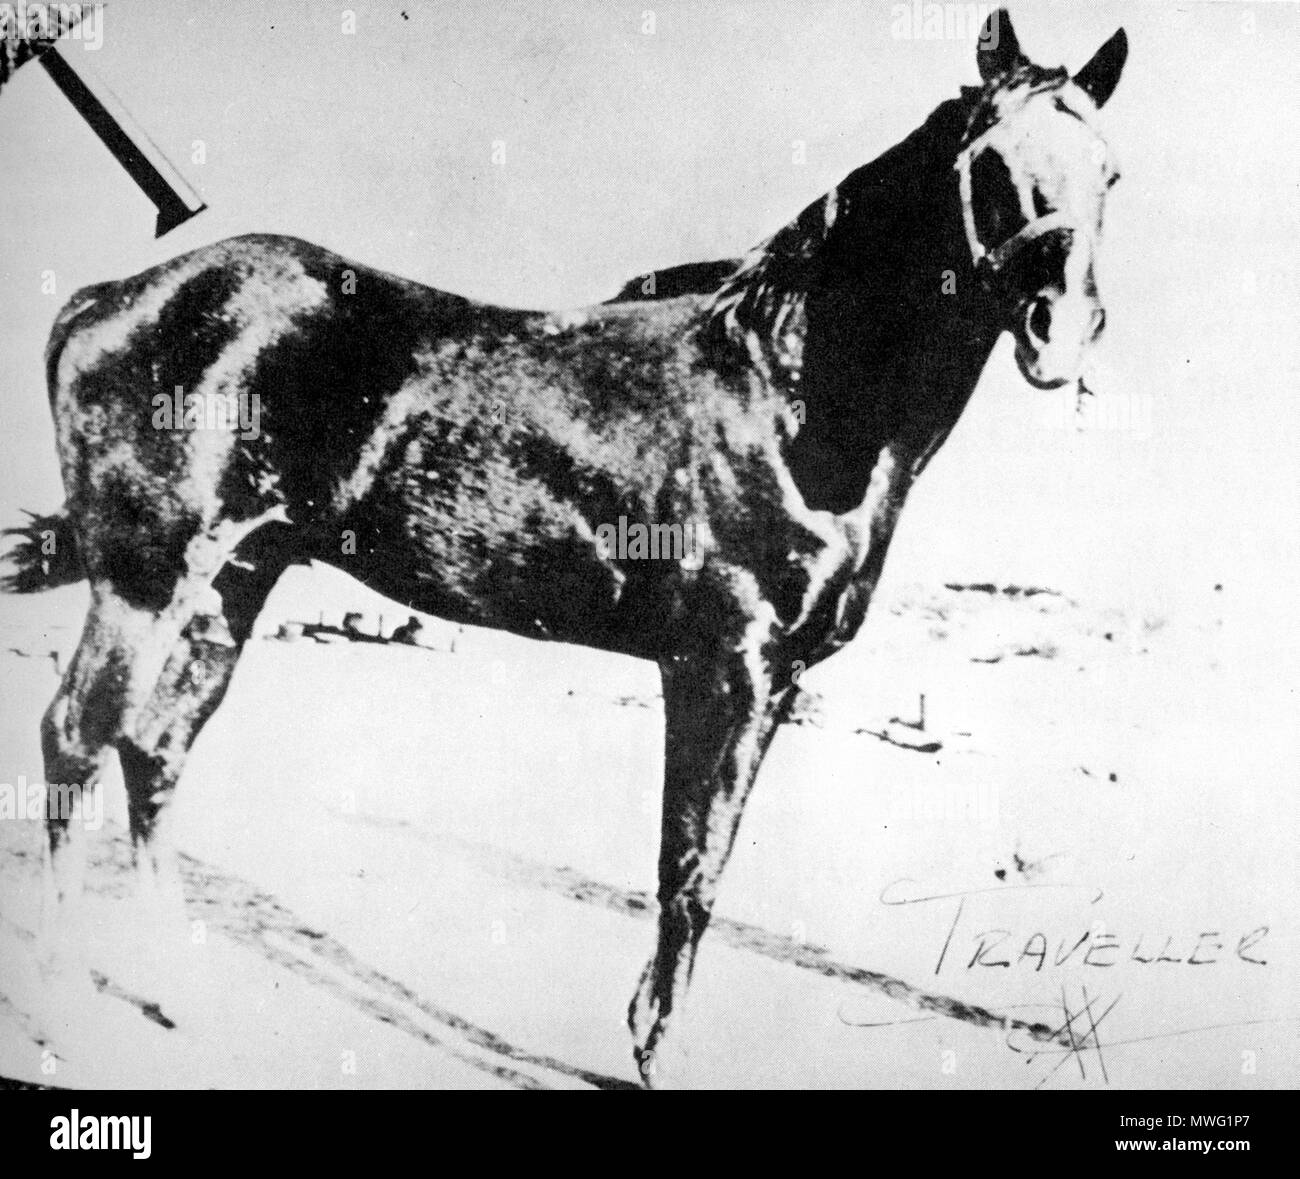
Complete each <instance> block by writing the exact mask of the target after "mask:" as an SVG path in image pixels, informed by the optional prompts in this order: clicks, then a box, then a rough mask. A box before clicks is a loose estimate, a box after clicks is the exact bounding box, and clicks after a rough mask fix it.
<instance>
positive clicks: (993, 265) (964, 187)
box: [953, 128, 1086, 283]
mask: <svg viewBox="0 0 1300 1179" xmlns="http://www.w3.org/2000/svg"><path fill="white" fill-rule="evenodd" d="M992 130H993V128H989V130H988V131H985V132H984V134H982V135H980V136H977V137H976V138H975V139H972V140H971V142H970V143H968V144H967V145H966V146H965V147H964V148H962V150H961V151H960V152H959V153H958V154H957V162H956V163H955V164H954V165H953V167H954V168H955V169H956V171H957V177H958V186H959V189H960V192H961V219H962V224H963V226H964V227H965V229H966V243H967V244H968V245H969V246H970V254H971V261H972V262H973V263H974V265H975V270H976V271H977V272H978V273H979V274H980V276H981V278H983V279H984V281H985V282H986V283H987V282H990V281H991V280H992V279H993V278H996V277H997V275H998V273H999V272H1000V271H1001V270H1002V269H1003V267H1005V266H1006V265H1007V263H1008V262H1010V261H1011V259H1012V258H1014V257H1015V256H1016V255H1017V254H1019V253H1020V251H1021V250H1023V249H1024V248H1025V247H1026V246H1028V245H1030V244H1031V243H1032V242H1036V241H1037V240H1038V239H1039V238H1040V237H1043V236H1045V235H1046V234H1049V233H1055V232H1056V231H1057V230H1061V229H1068V230H1070V231H1071V232H1072V233H1080V232H1086V231H1084V230H1082V229H1081V227H1080V225H1079V224H1078V222H1076V221H1075V220H1074V219H1073V218H1071V217H1070V216H1069V214H1067V213H1063V212H1061V211H1060V210H1057V211H1056V212H1054V213H1047V214H1045V215H1044V216H1042V217H1036V216H1034V210H1033V205H1032V203H1031V198H1029V197H1028V196H1027V194H1026V193H1025V192H1024V190H1023V189H1021V190H1020V194H1019V195H1020V212H1021V214H1022V215H1023V216H1024V218H1025V224H1024V225H1023V226H1022V227H1021V228H1020V229H1018V230H1017V231H1016V232H1015V233H1013V234H1012V235H1011V236H1010V237H1009V238H1007V240H1006V241H1004V242H1003V243H1002V244H1001V245H999V246H995V247H994V248H993V249H991V250H990V249H988V248H986V247H985V245H984V243H983V242H982V241H980V238H979V233H978V232H977V231H976V229H975V209H974V205H973V204H972V196H971V179H970V169H971V162H972V161H973V160H974V158H975V157H976V156H977V155H978V154H979V153H980V152H981V151H983V150H984V149H985V147H987V146H988V145H987V144H986V143H985V140H987V139H988V138H989V135H990V134H991V132H992Z"/></svg>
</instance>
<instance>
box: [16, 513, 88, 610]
mask: <svg viewBox="0 0 1300 1179" xmlns="http://www.w3.org/2000/svg"><path fill="white" fill-rule="evenodd" d="M24 514H25V515H26V516H27V518H28V519H27V523H26V524H20V525H18V526H17V527H14V528H6V529H4V530H3V531H2V532H0V536H16V537H18V538H19V539H18V540H17V542H16V543H15V544H14V546H13V547H12V548H11V549H10V550H9V551H8V552H7V553H5V554H4V558H3V559H4V561H5V562H7V563H8V564H9V566H10V567H11V569H10V571H9V572H7V573H5V574H4V575H3V576H0V591H3V592H5V593H7V594H35V593H40V592H41V591H42V590H47V589H54V588H55V587H56V586H60V585H72V584H74V583H75V582H78V581H81V580H82V579H83V578H84V577H85V576H86V571H85V569H84V568H83V567H82V564H81V556H80V554H79V553H78V551H77V538H76V535H75V534H74V532H73V530H72V521H71V520H69V519H68V515H67V509H66V508H61V509H60V510H59V511H57V512H55V513H54V514H53V515H52V516H38V515H36V513H35V512H25V513H24Z"/></svg>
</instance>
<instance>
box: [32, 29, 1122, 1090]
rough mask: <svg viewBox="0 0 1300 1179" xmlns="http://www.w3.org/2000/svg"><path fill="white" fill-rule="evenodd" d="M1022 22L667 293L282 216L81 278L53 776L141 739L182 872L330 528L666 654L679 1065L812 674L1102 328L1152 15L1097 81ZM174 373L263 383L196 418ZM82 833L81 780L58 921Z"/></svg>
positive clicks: (56, 870)
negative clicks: (1127, 75)
mask: <svg viewBox="0 0 1300 1179" xmlns="http://www.w3.org/2000/svg"><path fill="white" fill-rule="evenodd" d="M991 21H992V22H996V25H995V26H994V31H995V32H996V36H987V35H986V37H985V38H984V39H983V40H982V41H981V48H980V49H979V51H978V52H977V59H978V65H979V70H980V74H981V77H982V79H983V84H982V86H980V87H972V88H969V89H966V90H964V91H963V93H962V95H961V96H960V97H959V98H956V99H952V100H950V101H947V102H944V103H943V104H942V105H941V106H939V107H938V109H936V110H935V111H934V112H933V114H932V115H931V116H930V117H929V118H928V119H927V120H926V122H925V124H924V125H923V126H922V127H920V128H919V129H918V130H917V131H915V132H914V133H913V134H912V135H910V136H909V137H908V138H907V139H906V140H904V141H903V142H902V143H900V144H898V145H897V146H896V147H894V148H892V149H891V150H889V151H887V152H886V153H885V154H884V155H883V156H881V157H880V158H879V159H877V160H875V161H874V162H873V163H870V164H867V165H866V166H864V167H862V168H860V169H858V170H857V171H856V172H854V173H852V174H851V175H850V176H848V177H847V178H846V179H845V180H844V182H843V183H842V184H840V185H839V187H837V188H836V189H834V190H833V191H831V192H830V193H828V194H827V195H826V196H825V197H823V198H822V199H820V200H818V201H817V202H816V203H814V204H813V205H811V206H809V207H808V208H807V209H805V210H804V212H803V213H801V214H800V215H799V216H798V217H797V218H796V219H795V220H794V221H793V222H791V223H790V224H789V225H788V226H786V228H784V229H782V230H781V231H780V232H778V233H777V234H776V235H775V236H773V237H772V238H771V239H769V240H768V241H767V242H765V243H764V244H762V245H761V246H760V247H758V248H757V249H756V250H754V251H753V252H752V253H751V254H750V255H749V256H747V257H746V258H744V259H741V260H740V261H739V263H738V264H733V263H703V264H699V265H695V266H690V267H684V268H678V269H676V270H674V271H671V272H664V273H663V274H662V275H660V276H659V278H660V281H658V282H656V284H655V286H654V290H653V295H651V292H650V291H649V289H648V288H644V287H643V288H639V287H638V285H637V284H636V283H633V284H630V285H629V288H628V289H626V290H625V291H624V292H623V294H622V295H621V296H620V297H617V298H615V299H614V300H611V301H610V302H608V303H603V304H599V305H596V306H594V307H591V308H588V309H585V310H583V311H580V312H566V313H550V312H538V311H523V310H511V309H505V308H501V307H494V306H486V305H483V304H480V303H475V302H471V301H470V300H468V299H464V298H460V297H458V296H456V295H453V294H447V293H445V292H442V291H438V290H433V289H430V288H428V287H424V286H421V285H418V284H416V283H414V282H409V281H406V280H404V279H401V278H395V277H393V276H391V275H388V274H383V273H380V272H378V271H375V270H372V269H369V268H367V267H365V266H362V265H359V264H356V263H353V262H349V261H347V260H345V259H343V258H340V257H338V256H336V255H334V254H332V253H329V252H328V251H326V250H323V249H321V248H319V247H317V246H314V245H310V244H308V243H306V242H303V241H299V240H296V239H293V238H287V237H275V236H267V235H255V236H248V237H240V238H234V239H231V240H227V241H223V242H219V243H217V244H216V245H212V246H209V247H207V248H205V249H201V250H198V251H196V252H194V253H191V254H188V255H186V256H184V257H181V258H177V259H175V260H173V261H171V262H169V263H166V264H164V265H161V266H158V267H156V268H154V269H152V270H149V271H147V272H145V273H144V274H141V275H138V276H137V277H135V278H130V279H126V280H123V281H121V282H109V283H104V284H101V285H99V286H93V287H88V288H86V289H85V290H82V291H80V292H78V293H77V294H76V295H75V296H74V297H73V299H72V300H71V302H70V303H69V304H68V306H67V307H66V308H64V310H63V311H62V313H61V314H60V315H59V317H58V320H57V322H56V324H55V326H54V330H53V333H52V335H51V337H50V342H49V347H48V352H47V362H48V378H49V393H50V398H51V404H52V408H53V414H54V420H55V424H56V432H57V439H58V449H59V456H60V460H61V464H62V472H63V480H64V485H65V489H66V494H67V502H66V506H65V509H64V512H63V513H62V514H61V515H59V516H57V517H47V518H44V519H43V520H39V521H37V522H36V524H34V525H33V526H31V528H29V529H27V530H25V531H27V532H28V533H29V534H30V536H32V537H33V538H34V537H35V535H36V534H37V533H38V532H40V531H42V530H43V529H42V526H43V525H48V527H49V528H50V529H52V530H54V531H55V532H56V533H57V536H58V544H57V546H56V552H55V555H54V556H53V557H50V556H49V555H46V556H40V555H38V554H37V552H36V550H35V549H34V547H33V546H34V544H35V541H34V539H31V540H29V543H28V544H27V545H26V546H20V548H19V550H18V552H17V558H18V563H19V565H20V572H19V574H18V575H17V578H16V581H17V582H18V583H19V587H20V588H35V587H36V586H37V585H38V584H42V583H50V582H54V581H58V580H69V579H73V578H78V577H87V578H89V581H90V589H91V606H90V611H89V615H88V617H87V619H86V623H85V630H84V633H83V635H82V638H81V642H80V646H79V647H78V649H77V652H76V655H75V657H74V659H73V660H72V662H71V665H70V666H69V668H68V670H67V673H66V675H65V676H64V678H63V682H62V686H61V687H60V689H59V691H58V694H57V696H56V697H55V699H54V702H53V703H52V705H51V706H50V708H49V710H48V712H47V713H46V716H45V718H44V722H43V725H42V730H41V733H42V740H43V750H44V757H45V776H46V781H47V782H48V783H51V784H62V785H64V786H66V785H67V784H72V785H73V787H74V788H75V789H77V790H80V791H87V790H91V789H93V786H94V782H95V780H96V777H97V775H98V774H99V772H100V769H101V766H102V764H103V762H104V760H105V758H106V757H107V756H108V754H109V752H110V751H116V753H117V756H118V758H119V760H120V763H121V767H122V771H123V776H124V779H125V783H126V788H127V793H128V802H129V814H130V829H131V835H132V838H133V841H134V846H135V848H136V855H137V863H138V866H139V870H140V874H141V881H142V886H144V887H147V888H149V889H151V890H154V892H155V894H156V895H159V896H163V897H166V898H169V901H168V903H173V904H177V905H179V903H180V896H179V894H180V886H179V878H178V873H177V865H176V859H175V853H174V850H173V848H172V846H171V845H170V842H169V836H168V814H169V811H168V804H169V801H170V800H171V799H172V796H173V791H174V789H175V786H176V783H177V780H178V779H179V777H180V776H181V773H182V770H183V767H184V764H185V759H186V755H187V753H188V751H189V749H190V747H191V744H192V742H193V741H194V739H195V737H196V735H197V734H198V732H199V730H200V729H201V727H202V726H203V724H204V723H205V722H206V721H207V719H208V718H209V717H210V716H211V715H212V713H213V711H214V710H215V709H216V708H217V707H218V705H219V704H220V703H221V700H222V697H223V695H224V694H225V691H226V688H227V685H228V683H229V681H230V677H231V674H232V673H233V671H234V669H235V665H236V662H237V660H238V659H239V655H240V651H241V649H242V647H243V646H244V644H245V643H246V641H247V640H248V638H249V635H250V634H251V633H252V630H253V625H254V622H255V620H256V618H257V615H258V613H259V611H260V610H261V608H262V605H263V603H264V602H265V600H266V598H267V595H268V594H269V593H270V591H271V589H272V587H273V586H274V585H275V583H276V581H277V579H278V578H279V577H280V575H281V574H282V573H283V572H284V571H285V569H286V568H287V567H288V566H290V565H292V564H294V563H300V562H305V561H308V560H313V559H314V560H320V561H325V562H328V563H330V564H332V565H334V566H336V567H338V568H340V569H343V570H345V571H346V572H348V573H350V574H351V575H352V576H354V577H356V578H357V579H358V580H360V581H361V582H363V583H365V584H366V585H368V586H370V587H372V588H373V589H375V590H377V591H379V592H380V593H382V594H385V595H387V596H388V597H390V598H392V599H394V600H395V601H398V602H402V603H409V604H410V605H411V606H412V607H413V608H415V609H418V610H421V611H424V612H427V613H430V614H434V615H438V616H440V617H442V618H445V619H450V620H453V621H456V622H461V623H470V624H474V625H477V626H486V627H493V628H497V629H501V630H505V631H510V632H513V633H515V634H518V635H525V636H529V637H533V638H538V639H552V640H557V641H560V642H569V643H579V644H583V645H587V646H590V647H594V648H600V649H604V650H607V651H613V652H619V653H622V654H625V655H631V656H635V657H639V658H642V659H650V660H654V661H655V662H656V663H657V664H658V665H659V668H660V671H661V673H662V680H663V696H664V712H665V720H666V742H665V773H664V791H663V820H662V843H661V848H660V855H659V887H658V900H659V927H658V943H657V948H656V950H655V953H654V955H653V957H652V958H651V960H650V962H649V964H648V965H647V967H646V970H645V973H644V975H643V977H642V979H641V982H640V985H639V987H638V988H637V990H636V992H635V995H634V997H633V1000H632V1003H631V1007H630V1010H629V1016H628V1022H629V1025H630V1027H631V1030H632V1035H633V1039H634V1044H635V1053H636V1057H637V1060H638V1062H639V1066H640V1070H641V1074H642V1076H643V1077H644V1078H645V1079H646V1081H647V1082H648V1083H653V1082H655V1081H656V1080H660V1079H663V1076H664V1073H663V1061H664V1056H663V1052H664V1048H665V1043H666V1041H665V1036H666V1033H667V1032H668V1030H669V1028H670V1025H671V1023H672V1021H673V1016H674V1013H675V1012H676V1011H677V1010H678V1009H679V1007H680V1004H681V1001H682V997H683V994H684V992H685V989H686V986H687V983H688V980H689V978H690V975H691V970H692V965H693V962H694V958H695V953H696V947H697V946H698V944H699V941H700V937H701V935H702V934H703V933H704V930H705V927H706V925H707V924H708V921H709V915H710V912H711V910H712V907H713V903H714V898H715V896H716V892H717V888H718V882H719V877H720V875H721V873H722V870H723V867H724V865H725V864H726V862H727V858H728V855H729V854H730V852H731V849H732V845H733V843H734V841H735V838H736V832H737V826H738V824H739V822H740V818H741V812H742V810H743V808H744V805H745V800H746V797H747V795H748V794H749V791H750V787H751V786H752V784H753V781H754V777H755V774H756V773H757V771H758V768H759V765H760V763H761V762H762V760H763V756H764V753H765V752H766V750H767V749H768V746H769V745H770V743H771V741H772V738H773V736H774V735H775V733H776V732H777V729H778V728H779V726H780V725H781V723H782V721H783V720H784V719H785V718H786V717H787V715H788V713H789V710H790V708H791V704H792V702H793V698H794V696H795V694H796V692H797V679H798V673H799V672H800V671H801V670H803V669H805V668H809V667H811V666H813V665H814V664H816V663H817V662H818V661H819V660H822V659H825V658H826V657H827V656H828V655H830V654H831V653H833V652H834V651H836V650H837V649H839V648H840V647H842V646H844V645H845V644H846V643H847V642H849V640H850V639H851V638H852V637H853V635H854V633H855V632H856V631H857V630H858V628H859V626H860V625H861V624H862V621H863V617H864V615H865V613H866V610H867V605H868V602H869V601H870V598H871V595H872V592H873V589H874V587H875V586H876V583H877V581H878V579H879V577H880V573H881V569H882V565H883V562H884V560H885V552H886V549H887V547H888V545H889V542H890V537H891V535H892V533H893V531H894V527H895V523H896V521H897V519H898V514H899V512H900V510H901V509H902V507H903V503H904V500H905V499H906V496H907V493H908V490H909V488H910V486H911V484H912V482H913V480H914V479H915V478H916V477H917V476H918V474H919V473H920V472H921V470H922V469H923V467H924V466H925V464H926V463H927V461H928V460H929V459H930V458H931V456H932V455H933V454H934V453H935V451H936V449H937V448H938V447H939V446H940V445H941V444H942V442H943V441H944V439H945V438H946V437H947V435H948V433H949V432H950V431H951V430H952V428H953V426H954V424H955V423H956V421H957V418H958V416H959V415H960V413H961V412H962V409H963V407H964V406H965V404H966V402H967V400H968V398H969V397H970V395H971V393H972V391H973V389H974V388H975V385H976V382H977V381H978V379H979V377H980V373H981V370H982V369H983V367H984V365H985V362H986V360H987V358H988V356H989V354H990V351H991V349H992V348H993V345H994V343H995V341H996V340H997V338H998V336H999V335H1000V333H1002V332H1003V331H1009V332H1011V334H1012V335H1013V336H1014V339H1015V344H1016V357H1017V361H1018V363H1019V366H1020V369H1021V371H1022V373H1023V374H1024V375H1025V377H1026V378H1027V379H1028V380H1029V381H1030V382H1031V383H1032V384H1034V385H1035V386H1039V387H1047V388H1051V387H1057V386H1060V385H1062V384H1065V383H1068V382H1072V381H1076V380H1077V379H1078V378H1079V374H1080V365H1081V363H1082V356H1083V353H1084V350H1085V349H1086V347H1087V345H1088V344H1089V343H1090V342H1091V341H1092V340H1093V339H1094V337H1095V336H1096V335H1097V333H1098V332H1099V331H1100V330H1101V326H1102V312H1101V307H1100V303H1099V300H1098V297H1097V292H1096V289H1095V287H1094V284H1093V279H1092V264H1093V257H1094V252H1095V250H1096V248H1097V244H1098V240H1099V236H1100V232H1101V221H1102V207H1103V203H1104V198H1105V194H1106V190H1107V189H1108V187H1109V186H1110V185H1111V184H1112V183H1113V181H1114V179H1115V177H1116V172H1115V169H1114V167H1113V165H1112V163H1111V160H1110V157H1109V155H1108V153H1107V150H1106V147H1105V144H1104V143H1103V141H1102V139H1101V138H1100V136H1099V134H1098V131H1097V129H1096V112H1097V109H1098V108H1099V107H1100V106H1101V105H1102V104H1103V103H1105V101H1106V100H1107V99H1108V98H1109V96H1110V94H1111V92H1112V91H1113V89H1114V87H1115V85H1116V83H1117V82H1118V80H1119V75H1120V71H1121V69H1122V67H1123V63H1124V59H1125V56H1126V52H1127V48H1126V41H1125V37H1124V33H1123V31H1122V30H1121V31H1120V32H1118V33H1117V34H1116V35H1115V36H1114V37H1113V38H1112V39H1111V40H1110V41H1108V42H1107V43H1106V45H1105V46H1103V47H1102V49H1101V50H1100V51H1099V52H1098V53H1097V55H1096V56H1095V57H1094V58H1093V59H1092V60H1091V61H1090V62H1089V63H1088V65H1086V66H1085V67H1084V68H1083V69H1082V70H1081V71H1080V72H1079V73H1077V74H1075V75H1074V76H1073V77H1071V76H1070V75H1069V74H1068V73H1067V71H1066V70H1064V69H1048V68H1043V67H1040V66H1037V65H1034V64H1032V63H1031V62H1030V61H1029V60H1028V59H1027V58H1025V57H1024V56H1023V55H1022V54H1021V52H1020V49H1019V46H1018V44H1017V40H1016V37H1015V34H1014V32H1013V31H1012V28H1011V23H1010V21H1009V19H1008V18H1007V16H1006V14H1005V13H997V14H995V15H994V16H993V17H992V18H991ZM988 31H989V30H986V33H987V32H988ZM177 391H183V392H184V394H185V395H186V396H187V397H189V396H191V395H195V394H197V395H201V397H202V398H206V399H208V403H210V402H211V401H212V400H214V399H218V400H219V399H223V398H224V399H230V398H238V399H242V401H241V404H243V405H244V407H245V408H249V407H251V408H252V409H253V410H255V412H253V413H252V414H250V415H240V417H239V420H236V417H235V415H233V414H232V415H230V416H229V417H228V418H227V419H225V424H224V425H221V424H218V425H216V426H213V425H212V423H211V421H208V420H206V419H205V418H204V417H203V415H202V414H201V413H200V414H199V415H198V416H197V417H195V418H194V419H193V420H191V419H190V418H189V417H188V416H186V417H185V418H184V420H183V421H179V420H176V418H175V417H174V416H169V415H168V413H167V412H166V411H167V408H168V406H169V405H170V403H171V398H172V397H173V395H174V394H175V395H177V396H179V393H178V392H177ZM160 414H161V415H162V417H161V418H160V417H159V415H160ZM248 422H255V428H253V429H247V428H242V427H243V426H245V425H247V424H248ZM620 521H623V522H624V524H626V523H628V522H631V524H634V525H636V524H639V525H642V526H643V527H644V528H648V529H655V528H667V527H671V526H673V525H684V524H688V523H689V524H690V525H692V527H693V532H692V534H691V535H693V536H694V537H695V538H696V543H697V544H698V545H699V546H701V549H702V552H701V553H700V554H697V555H696V556H697V559H695V560H674V559H664V558H662V557H661V558H660V559H645V558H644V556H643V555H638V554H636V553H632V552H622V551H615V550H613V549H612V548H611V546H610V544H609V543H607V542H606V541H603V540H602V536H603V535H604V536H608V535H610V534H612V530H613V528H614V526H615V525H617V524H618V523H619V522H620ZM42 562H43V563H42ZM24 565H25V568H23V566H24ZM213 591H215V594H214V592H213ZM51 790H53V787H52V786H51ZM83 839H84V833H81V832H78V831H77V824H76V823H75V822H72V821H70V820H69V819H68V818H67V816H66V814H63V813H59V812H57V811H56V808H54V807H51V808H50V813H49V819H48V846H49V851H50V857H49V864H50V869H51V877H50V879H51V883H50V886H49V887H50V890H51V896H52V898H53V909H54V911H55V914H56V919H57V922H58V923H59V924H58V928H60V929H64V928H71V927H70V926H66V925H65V924H64V922H65V921H66V919H67V918H68V917H69V916H70V913H69V912H68V910H69V909H71V910H72V911H75V906H76V898H77V894H78V889H79V883H78V882H79V877H80V864H81V862H82V857H83V856H84V848H83V847H82V846H81V844H82V840H83Z"/></svg>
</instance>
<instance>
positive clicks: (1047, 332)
mask: <svg viewBox="0 0 1300 1179" xmlns="http://www.w3.org/2000/svg"><path fill="white" fill-rule="evenodd" d="M1105 324H1106V312H1105V309H1104V308H1103V307H1102V306H1101V305H1100V304H1099V303H1097V302H1096V301H1095V300H1092V299H1071V298H1068V297H1065V296H1061V295H1056V294H1054V293H1052V292H1050V291H1048V292H1043V293H1040V294H1038V295H1036V296H1035V297H1034V298H1032V299H1030V300H1029V301H1028V302H1027V303H1026V304H1025V305H1024V308H1023V310H1022V312H1021V314H1020V315H1019V316H1018V318H1017V321H1016V322H1015V323H1014V325H1013V328H1012V333H1013V334H1014V336H1015V338H1016V365H1017V367H1018V368H1019V369H1020V375H1021V376H1023V377H1024V378H1025V380H1026V381H1028V382H1029V383H1030V384H1031V385H1033V386H1034V388H1036V389H1059V388H1061V386H1063V385H1068V384H1070V383H1071V382H1073V381H1077V380H1078V379H1079V375H1080V373H1081V372H1082V371H1083V358H1084V354H1085V353H1086V351H1087V349H1088V346H1089V345H1090V344H1092V342H1093V341H1094V340H1095V339H1096V338H1097V337H1098V336H1099V335H1100V334H1101V332H1102V329H1103V328H1104V327H1105Z"/></svg>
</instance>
